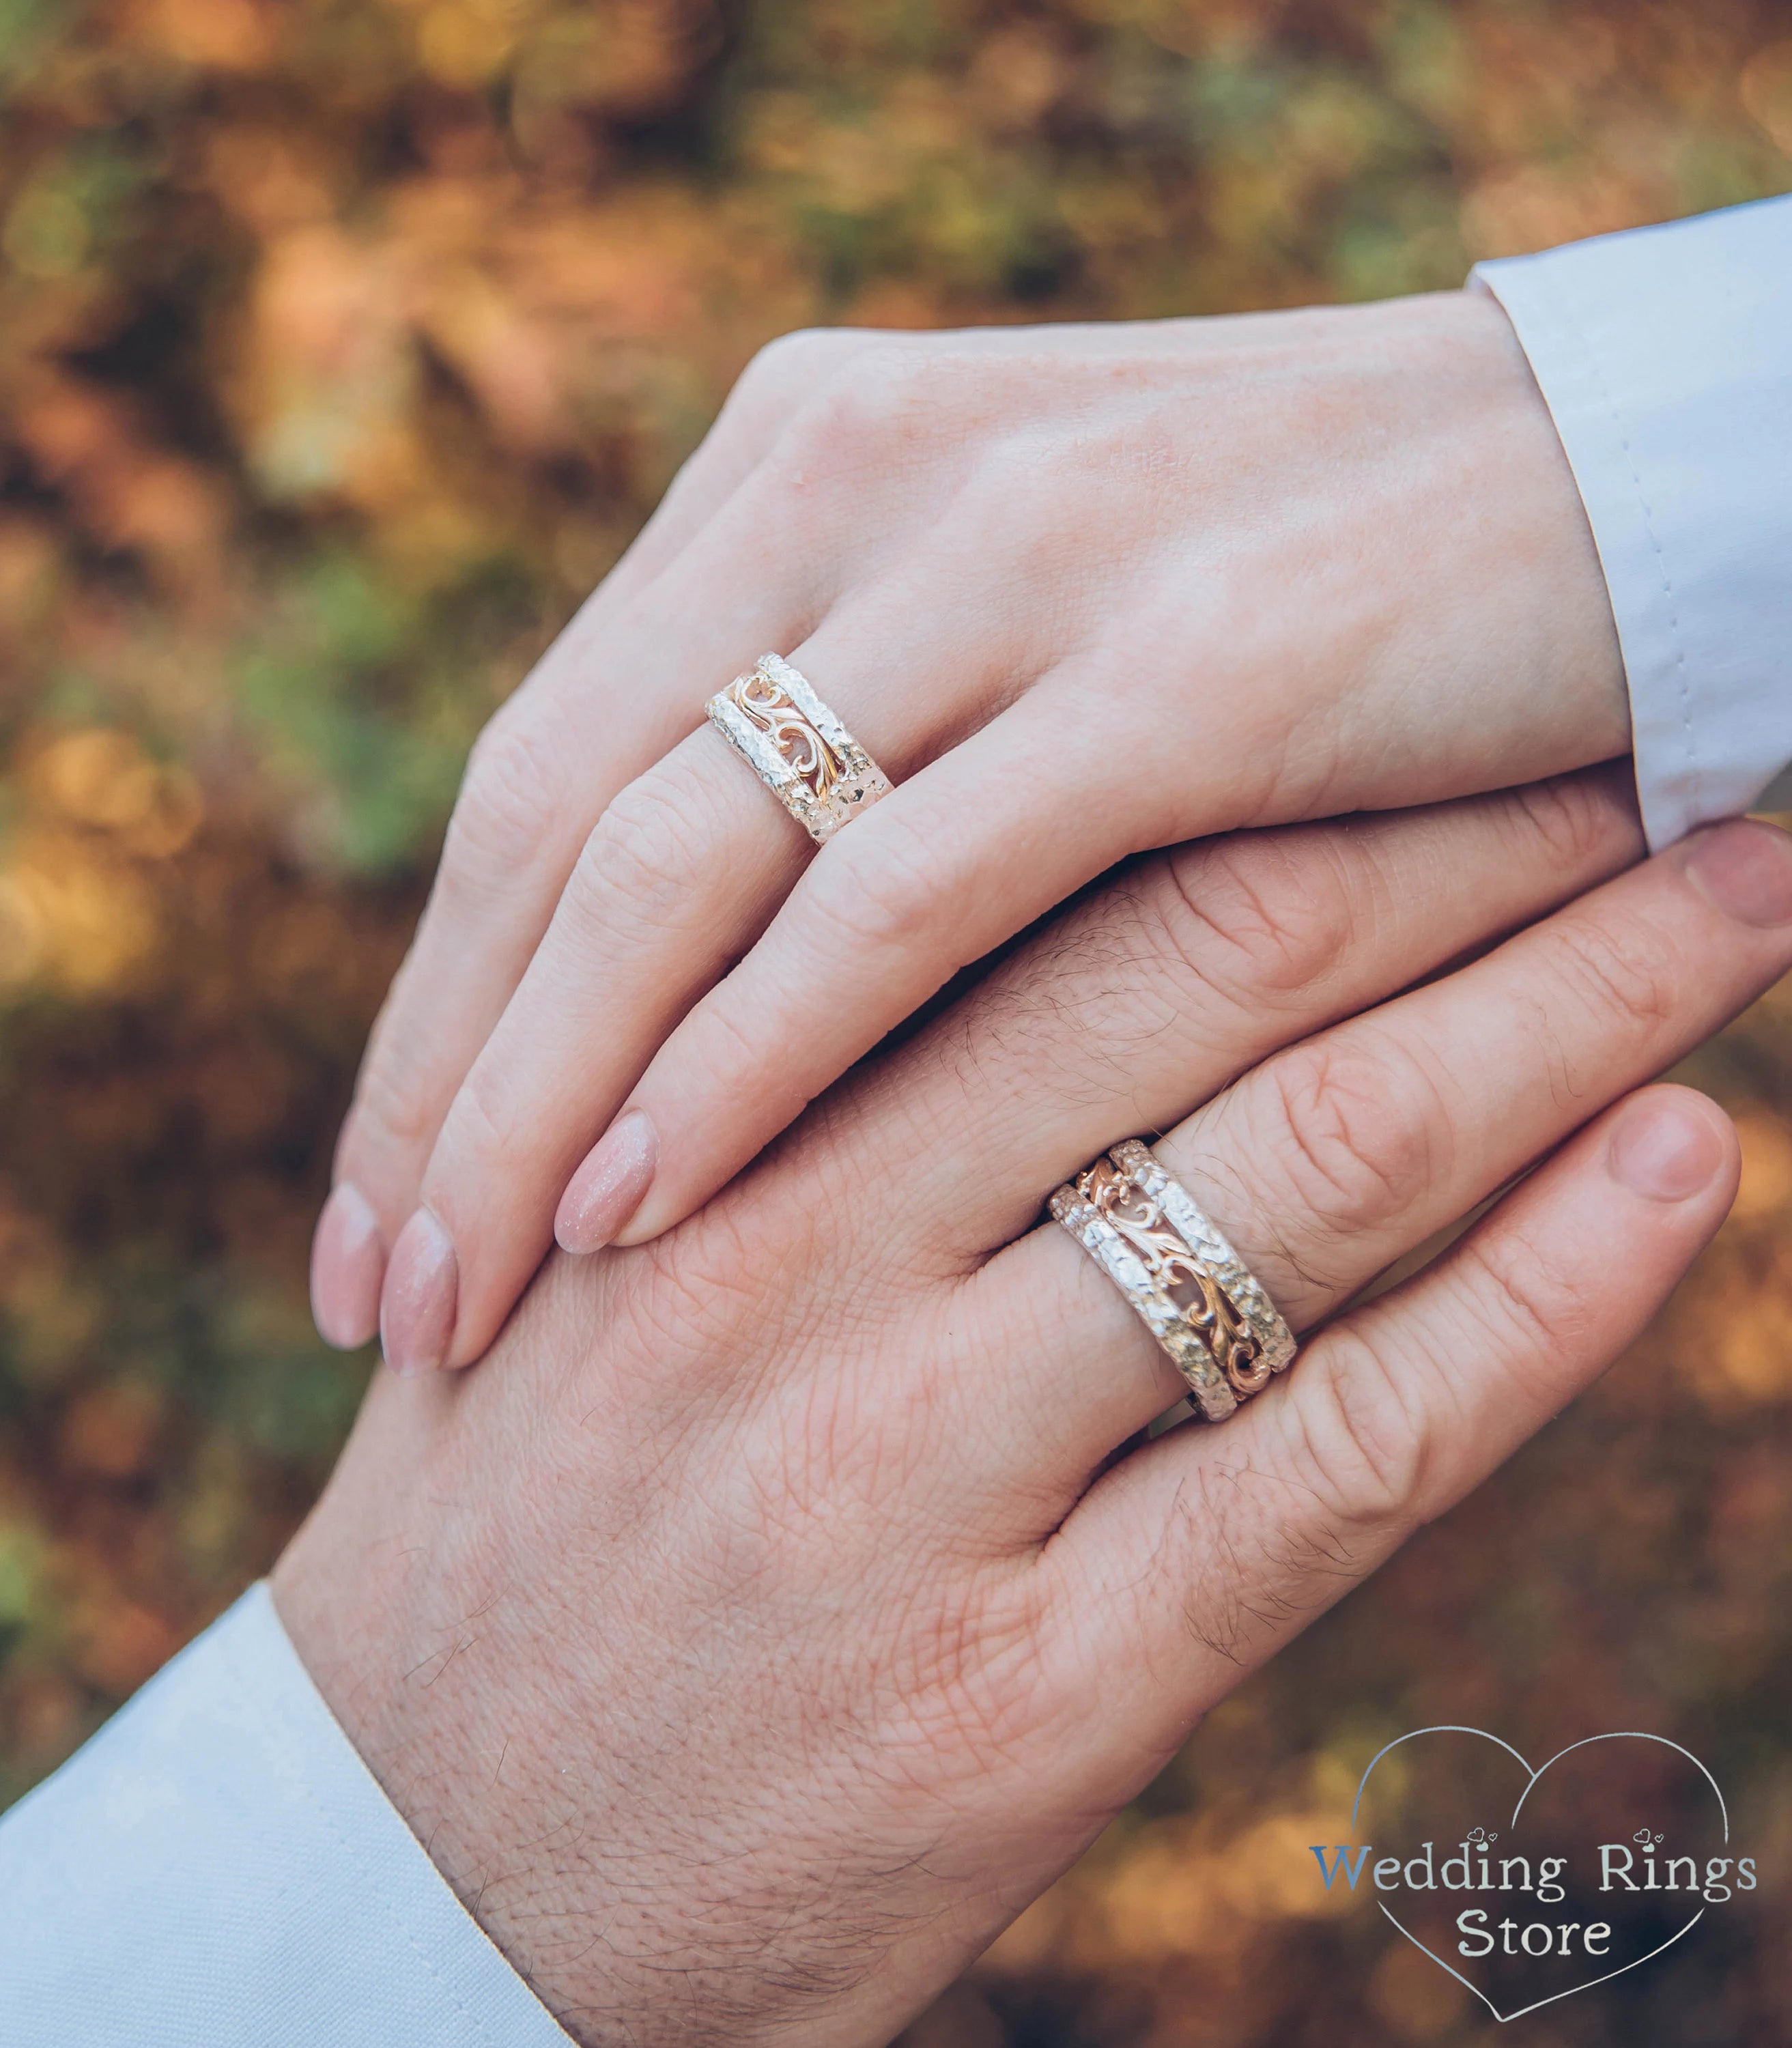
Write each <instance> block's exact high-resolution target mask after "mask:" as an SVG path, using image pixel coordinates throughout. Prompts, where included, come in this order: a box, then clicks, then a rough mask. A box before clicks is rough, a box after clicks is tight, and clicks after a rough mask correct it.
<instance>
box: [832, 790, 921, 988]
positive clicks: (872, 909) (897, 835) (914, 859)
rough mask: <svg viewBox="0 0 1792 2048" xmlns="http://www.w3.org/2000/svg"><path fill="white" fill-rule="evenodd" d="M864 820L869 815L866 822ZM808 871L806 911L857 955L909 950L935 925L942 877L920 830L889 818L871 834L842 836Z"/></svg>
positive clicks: (892, 817)
mask: <svg viewBox="0 0 1792 2048" xmlns="http://www.w3.org/2000/svg"><path fill="white" fill-rule="evenodd" d="M867 822H868V821H867ZM828 851H829V852H831V853H832V855H833V858H832V860H829V859H827V858H825V857H824V858H823V859H818V860H817V861H816V863H815V865H814V867H813V869H812V870H811V871H810V875H811V881H812V885H813V886H812V888H811V890H810V893H809V903H808V905H807V906H805V916H806V917H809V918H810V919H811V920H813V921H819V923H820V925H821V926H822V928H823V930H824V933H825V934H826V935H827V937H828V941H829V943H832V944H840V945H844V946H845V947H847V948H850V950H851V952H854V953H855V954H858V955H859V956H863V955H865V954H867V953H869V952H883V951H884V950H886V948H897V949H898V950H900V951H902V952H913V951H915V950H916V949H917V948H918V947H919V946H920V945H921V944H923V943H924V942H925V941H926V939H927V938H928V937H929V935H930V934H932V933H933V932H934V931H935V930H936V929H937V926H938V924H939V921H940V917H941V913H942V910H943V908H944V902H943V898H944V894H945V887H946V885H945V882H944V879H943V878H942V877H941V875H940V873H939V871H938V868H937V864H936V860H935V857H934V855H933V851H932V850H931V849H930V848H929V846H928V844H926V842H925V840H924V839H923V838H922V836H921V834H920V832H919V830H918V828H916V827H914V826H912V825H910V824H906V823H904V822H902V820H901V819H900V817H899V816H890V817H888V818H886V819H882V820H879V826H878V829H877V831H876V832H875V834H874V833H872V832H867V831H866V830H865V829H864V828H863V826H861V827H859V829H858V830H857V831H855V832H851V833H848V834H844V835H843V836H841V837H840V839H838V840H836V841H835V843H834V845H833V846H832V848H829V849H828Z"/></svg>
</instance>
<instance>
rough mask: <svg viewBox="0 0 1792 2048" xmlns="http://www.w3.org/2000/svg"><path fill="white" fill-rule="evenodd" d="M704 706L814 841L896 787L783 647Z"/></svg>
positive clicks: (829, 836)
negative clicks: (790, 661)
mask: <svg viewBox="0 0 1792 2048" xmlns="http://www.w3.org/2000/svg"><path fill="white" fill-rule="evenodd" d="M704 711H705V712H706V713H707V714H708V718H709V721H710V723H711V724H712V725H713V726H714V727H716V730H717V731H719V732H720V734H721V735H722V737H723V739H726V740H727V743H728V744H729V745H730V746H731V747H733V748H734V750H735V752H736V753H737V754H740V755H741V757H742V758H743V759H744V760H745V761H746V762H747V766H748V767H750V768H751V770H753V772H754V774H755V775H757V776H758V778H759V780H760V781H761V782H763V783H764V784H765V785H766V788H767V789H770V791H771V793H772V794H773V795H774V797H777V799H778V801H779V802H780V803H781V804H782V805H783V806H784V808H785V810H787V811H788V812H789V813H790V815H791V816H792V817H793V818H794V819H795V820H797V823H798V824H800V825H801V826H802V827H803V828H804V829H805V831H806V832H808V833H809V836H810V838H811V839H813V840H816V841H818V842H825V841H826V840H830V839H832V837H833V836H834V834H835V833H836V832H838V831H839V830H840V827H841V826H842V825H844V824H848V823H850V821H851V820H852V819H854V818H855V817H857V816H858V815H859V813H860V812H861V811H868V810H869V809H871V806H872V805H873V804H875V803H876V802H877V801H878V800H879V797H887V796H888V795H889V794H890V780H889V778H888V777H887V776H886V774H884V772H883V770H882V769H881V768H879V766H878V765H877V763H876V762H875V761H874V760H873V759H872V758H871V755H870V754H867V752H866V751H865V750H864V748H863V747H861V746H860V745H859V743H858V741H857V740H856V739H854V738H853V736H852V735H851V733H850V732H848V731H847V729H846V727H844V725H842V724H841V723H840V720H838V719H837V718H836V717H835V716H834V714H833V713H832V712H831V711H830V710H829V709H828V707H827V706H826V705H825V704H824V703H823V702H822V701H821V700H820V697H818V696H816V693H815V692H814V691H813V689H812V688H810V687H809V681H808V679H807V678H806V677H805V676H804V675H803V674H802V673H801V671H800V670H798V669H793V668H792V666H791V665H790V664H789V662H788V661H785V659H784V657H782V655H780V654H762V655H761V656H760V657H759V658H758V661H755V662H754V665H753V666H752V667H751V669H748V670H747V673H746V674H745V675H744V676H736V677H735V679H734V681H732V682H731V683H730V684H729V685H728V686H727V688H726V689H725V690H718V691H717V692H716V694H715V696H712V698H711V699H710V700H709V701H708V704H705V705H704Z"/></svg>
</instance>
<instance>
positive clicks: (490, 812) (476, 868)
mask: <svg viewBox="0 0 1792 2048" xmlns="http://www.w3.org/2000/svg"><path fill="white" fill-rule="evenodd" d="M571 797H572V790H571V789H570V787H569V785H568V778H567V769H566V757H565V755H564V753H563V752H562V751H559V750H557V749H556V748H555V747H553V745H552V744H551V743H549V739H548V737H547V735H545V734H544V733H542V732H541V731H540V729H539V728H538V727H537V725H536V724H535V723H534V722H533V720H526V719H522V718H504V717H502V716H500V717H498V718H496V719H494V720H492V722H491V723H490V724H489V725H488V726H487V727H486V729H485V731H483V732H482V733H481V734H480V735H479V739H477V740H476V741H475V743H474V746H473V751H472V753H471V756H470V757H469V758H468V761H467V774H466V777H465V779H464V781H463V782H462V784H461V787H460V797H459V798H458V800H457V801H456V804H455V806H454V815H453V816H452V818H450V820H448V840H447V844H446V845H445V846H444V848H443V852H442V872H441V882H440V885H439V886H440V887H441V888H442V889H443V890H444V892H446V893H448V894H452V893H453V892H454V891H455V890H464V889H466V888H467V887H468V886H477V885H478V884H480V883H483V884H484V885H486V886H487V887H489V886H490V885H491V883H493V882H498V883H502V882H505V881H507V880H509V879H512V878H514V877H515V876H516V875H520V874H522V873H524V872H526V871H527V870H529V868H531V867H533V865H534V863H535V862H536V860H537V858H538V857H539V853H540V849H541V843H542V840H543V839H544V837H545V835H546V834H547V833H548V832H549V829H550V828H551V827H552V826H553V824H554V822H555V820H557V818H559V817H560V816H562V815H563V813H564V810H565V808H566V805H567V804H568V801H570V800H571Z"/></svg>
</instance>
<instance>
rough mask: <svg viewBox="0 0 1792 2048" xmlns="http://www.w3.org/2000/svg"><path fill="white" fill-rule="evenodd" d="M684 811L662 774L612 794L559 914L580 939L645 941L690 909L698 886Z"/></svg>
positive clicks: (687, 809) (687, 808)
mask: <svg viewBox="0 0 1792 2048" xmlns="http://www.w3.org/2000/svg"><path fill="white" fill-rule="evenodd" d="M691 840H692V821H691V816H690V806H689V805H688V804H686V803H685V801H683V800H682V798H681V797H680V796H679V795H678V794H677V792H676V791H675V789H673V785H672V782H671V778H670V776H669V774H648V775H643V776H642V777H640V778H638V780H637V781H635V782H631V783H630V784H629V785H628V786H627V787H626V789H622V790H620V791H619V792H618V793H617V794H616V796H615V797H614V798H613V799H612V800H611V802H610V804H609V805H607V808H606V809H605V810H604V813H603V816H601V817H600V818H599V820H598V821H597V823H596V824H595V825H594V826H593V827H592V830H591V833H590V835H589V836H588V838H587V839H586V841H585V844H584V848H583V850H582V851H580V855H579V858H578V860H577V861H576V863H574V866H573V870H572V875H571V876H570V877H569V878H568V882H567V886H566V893H565V897H564V906H565V909H566V911H567V913H568V916H569V917H571V918H572V920H573V921H574V923H575V925H576V927H577V928H578V929H580V930H583V931H592V930H595V931H600V932H605V933H611V932H615V931H618V930H619V929H620V930H622V931H623V932H625V933H628V934H629V935H630V936H641V937H646V936H650V935H652V934H653V933H656V932H659V931H662V930H663V929H665V926H666V925H668V924H669V923H670V922H671V921H672V920H673V918H674V917H675V916H676V915H677V912H678V910H679V909H680V907H681V905H683V904H685V902H688V898H689V895H690V892H691V889H692V883H693V882H694V880H695V879H696V874H695V870H694V868H693V865H692V855H691Z"/></svg>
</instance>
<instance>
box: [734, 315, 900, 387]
mask: <svg viewBox="0 0 1792 2048" xmlns="http://www.w3.org/2000/svg"><path fill="white" fill-rule="evenodd" d="M871 346H875V344H872V343H867V340H866V339H865V337H864V336H863V335H862V334H859V333H856V332H854V331H853V330H852V329H851V328H825V327H799V328H792V329H791V330H790V331H789V333H787V334H781V335H778V336H776V337H775V338H774V339H772V340H770V341H768V342H767V343H766V344H765V346H764V347H762V348H761V349H759V350H758V351H757V352H756V354H755V355H754V357H753V359H752V361H751V363H748V364H747V367H746V369H745V370H743V371H742V372H741V374H740V378H739V382H738V383H737V385H736V386H735V389H736V390H739V391H740V392H743V393H744V394H748V395H750V396H751V397H752V398H754V399H755V400H760V401H767V402H775V401H777V400H778V399H779V398H783V397H785V395H786V394H789V395H792V396H801V397H807V396H808V395H809V394H810V393H812V392H813V390H815V388H816V385H817V384H818V383H821V382H825V381H826V380H828V378H832V376H833V375H834V374H835V372H836V370H839V369H840V367H841V366H842V364H844V363H846V362H848V361H849V360H850V359H851V358H852V357H853V356H855V355H862V354H863V353H864V352H865V351H866V350H867V347H871Z"/></svg>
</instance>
